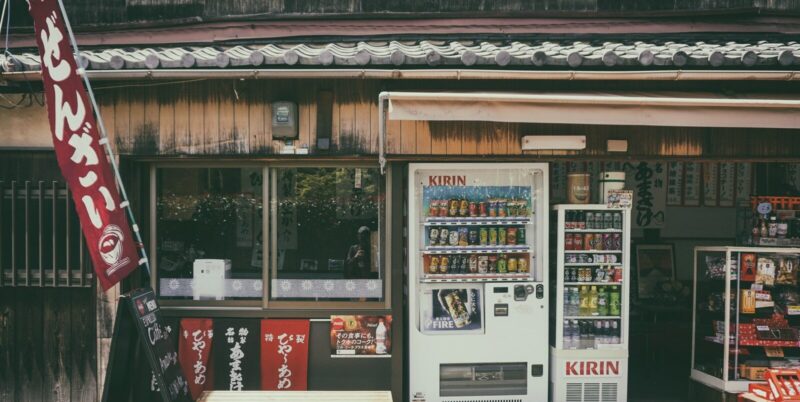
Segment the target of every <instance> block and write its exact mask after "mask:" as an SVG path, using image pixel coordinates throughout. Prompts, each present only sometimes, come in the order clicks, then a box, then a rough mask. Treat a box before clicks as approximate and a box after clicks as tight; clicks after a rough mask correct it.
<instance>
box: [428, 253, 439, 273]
mask: <svg viewBox="0 0 800 402" xmlns="http://www.w3.org/2000/svg"><path fill="white" fill-rule="evenodd" d="M437 272H439V257H437V256H435V255H434V256H432V257H431V262H430V264H429V265H428V273H429V274H435V273H437Z"/></svg>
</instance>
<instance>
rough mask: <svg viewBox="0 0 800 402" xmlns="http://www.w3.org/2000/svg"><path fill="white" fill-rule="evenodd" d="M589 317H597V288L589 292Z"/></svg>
mask: <svg viewBox="0 0 800 402" xmlns="http://www.w3.org/2000/svg"><path fill="white" fill-rule="evenodd" d="M588 304H589V315H597V286H592V288H591V290H589V303H588Z"/></svg>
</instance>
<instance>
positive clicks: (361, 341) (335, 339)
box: [331, 315, 392, 357]
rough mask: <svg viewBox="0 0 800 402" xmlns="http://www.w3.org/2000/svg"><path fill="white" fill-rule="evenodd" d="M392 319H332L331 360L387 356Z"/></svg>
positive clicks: (390, 344)
mask: <svg viewBox="0 0 800 402" xmlns="http://www.w3.org/2000/svg"><path fill="white" fill-rule="evenodd" d="M391 332H392V316H390V315H379V316H373V315H334V316H331V356H332V357H365V356H367V357H390V356H391V355H392V339H391Z"/></svg>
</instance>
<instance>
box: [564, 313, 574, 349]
mask: <svg viewBox="0 0 800 402" xmlns="http://www.w3.org/2000/svg"><path fill="white" fill-rule="evenodd" d="M573 331H574V328H572V322H570V320H564V349H572V348H573V347H574V346H573V345H572V332H573Z"/></svg>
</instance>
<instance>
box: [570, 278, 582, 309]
mask: <svg viewBox="0 0 800 402" xmlns="http://www.w3.org/2000/svg"><path fill="white" fill-rule="evenodd" d="M580 305H581V297H580V294H578V287H577V286H572V287H571V289H570V310H569V315H570V316H573V317H574V316H577V315H578V313H579V311H578V310H579V308H580Z"/></svg>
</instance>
